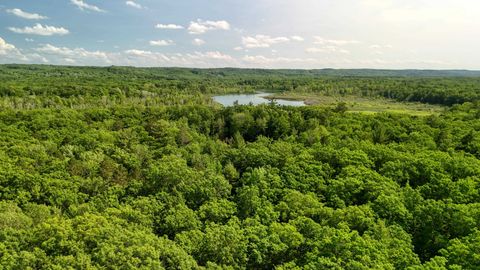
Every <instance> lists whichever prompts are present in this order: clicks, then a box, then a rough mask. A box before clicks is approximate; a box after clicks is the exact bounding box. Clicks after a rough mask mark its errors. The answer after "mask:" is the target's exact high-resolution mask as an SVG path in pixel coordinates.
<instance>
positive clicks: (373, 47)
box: [369, 44, 393, 50]
mask: <svg viewBox="0 0 480 270" xmlns="http://www.w3.org/2000/svg"><path fill="white" fill-rule="evenodd" d="M369 48H370V49H376V50H378V49H392V48H393V46H392V45H390V44H387V45H379V44H373V45H370V46H369Z"/></svg>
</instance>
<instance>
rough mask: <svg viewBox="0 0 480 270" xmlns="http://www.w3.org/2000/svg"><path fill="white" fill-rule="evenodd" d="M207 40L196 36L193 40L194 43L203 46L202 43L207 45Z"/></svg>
mask: <svg viewBox="0 0 480 270" xmlns="http://www.w3.org/2000/svg"><path fill="white" fill-rule="evenodd" d="M205 43H206V42H205V40H203V39H199V38H196V39H194V40H193V41H192V44H193V45H195V46H202V45H205Z"/></svg>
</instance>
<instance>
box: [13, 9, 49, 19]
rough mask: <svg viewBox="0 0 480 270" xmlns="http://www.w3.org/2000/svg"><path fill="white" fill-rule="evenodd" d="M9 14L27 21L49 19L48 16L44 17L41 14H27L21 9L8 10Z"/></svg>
mask: <svg viewBox="0 0 480 270" xmlns="http://www.w3.org/2000/svg"><path fill="white" fill-rule="evenodd" d="M7 12H8V13H10V14H13V15H15V16H17V17H20V18H24V19H27V20H44V19H48V17H46V16H42V15H40V14H37V13H28V12H25V11H23V10H21V9H19V8H14V9H7Z"/></svg>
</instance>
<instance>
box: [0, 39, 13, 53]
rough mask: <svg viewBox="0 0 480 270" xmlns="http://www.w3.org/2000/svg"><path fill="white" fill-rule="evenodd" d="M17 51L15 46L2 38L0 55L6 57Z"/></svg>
mask: <svg viewBox="0 0 480 270" xmlns="http://www.w3.org/2000/svg"><path fill="white" fill-rule="evenodd" d="M13 50H16V48H15V46H14V45H12V44H8V43H7V42H6V41H5V40H4V39H3V38H1V37H0V55H5V54H7V53H8V52H9V51H13Z"/></svg>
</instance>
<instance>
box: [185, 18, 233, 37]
mask: <svg viewBox="0 0 480 270" xmlns="http://www.w3.org/2000/svg"><path fill="white" fill-rule="evenodd" d="M213 30H230V24H229V23H228V22H227V21H203V20H200V19H198V20H197V21H196V22H193V21H192V22H190V25H189V26H188V32H189V33H190V34H194V35H199V34H204V33H206V32H208V31H213Z"/></svg>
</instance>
